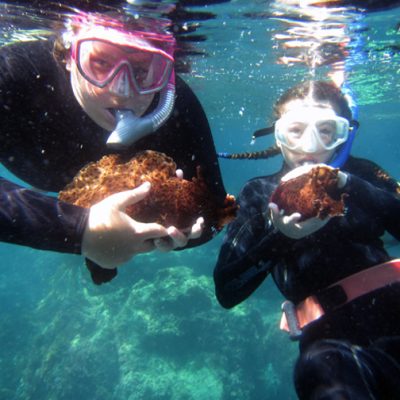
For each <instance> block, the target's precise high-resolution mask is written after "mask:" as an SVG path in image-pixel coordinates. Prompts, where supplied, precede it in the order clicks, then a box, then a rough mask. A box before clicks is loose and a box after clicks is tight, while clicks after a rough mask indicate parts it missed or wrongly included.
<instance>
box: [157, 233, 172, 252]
mask: <svg viewBox="0 0 400 400" xmlns="http://www.w3.org/2000/svg"><path fill="white" fill-rule="evenodd" d="M153 243H154V246H155V248H156V249H157V250H159V251H162V252H163V253H166V252H168V251H171V250H173V249H174V242H173V240H172V239H171V238H170V237H169V236H167V237H163V238H159V239H154V240H153Z"/></svg>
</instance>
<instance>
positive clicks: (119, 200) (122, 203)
mask: <svg viewBox="0 0 400 400" xmlns="http://www.w3.org/2000/svg"><path fill="white" fill-rule="evenodd" d="M150 187H151V184H150V182H144V183H142V184H141V185H140V186H138V187H137V188H135V189H133V190H126V191H124V192H119V193H115V194H113V195H111V196H110V197H109V198H108V201H109V202H110V204H111V205H112V206H114V207H115V208H117V209H118V210H120V211H125V208H126V207H127V206H129V205H130V204H135V203H138V202H139V201H140V200H143V199H144V198H145V197H146V196H147V195H148V194H149V191H150Z"/></svg>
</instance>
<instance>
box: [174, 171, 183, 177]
mask: <svg viewBox="0 0 400 400" xmlns="http://www.w3.org/2000/svg"><path fill="white" fill-rule="evenodd" d="M175 174H176V177H177V178H179V179H183V171H182V170H181V169H177V170H176V171H175Z"/></svg>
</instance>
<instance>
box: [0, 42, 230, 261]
mask: <svg viewBox="0 0 400 400" xmlns="http://www.w3.org/2000/svg"><path fill="white" fill-rule="evenodd" d="M52 48H53V44H52V41H51V40H49V41H36V42H27V43H18V44H13V45H8V46H4V47H2V48H1V49H0V104H1V106H0V120H1V131H0V161H1V162H2V163H3V165H4V166H5V167H6V168H8V169H9V170H10V171H11V172H13V173H14V174H15V175H16V176H18V177H19V178H20V179H22V180H24V181H25V182H27V184H28V186H29V185H31V186H32V187H34V188H35V189H39V190H41V191H50V192H58V191H59V190H60V189H62V188H63V187H64V186H65V185H66V184H67V183H68V182H70V181H71V180H72V178H73V177H74V175H75V174H76V173H77V172H78V171H79V169H81V168H82V167H83V166H84V165H85V164H87V163H88V162H91V161H97V160H99V159H100V158H101V157H102V156H103V155H105V154H108V153H111V152H113V153H115V151H114V150H113V151H111V150H110V149H108V148H107V147H106V144H105V143H106V140H107V137H108V135H109V132H107V131H105V130H104V129H102V128H100V127H99V126H98V125H96V124H95V123H94V122H93V121H92V120H91V119H90V118H89V117H88V116H87V115H86V114H85V112H84V111H83V110H82V108H81V107H80V105H79V104H78V102H77V101H76V99H75V97H74V94H73V92H72V87H71V84H70V82H69V76H68V74H67V71H66V69H65V67H64V66H63V65H60V64H59V63H57V62H56V61H55V59H54V58H53V55H52ZM156 103H157V101H156V99H155V101H154V104H152V105H151V107H150V109H149V111H151V109H153V108H154V107H155V105H156ZM147 149H151V150H157V151H161V152H164V153H166V154H167V155H169V156H170V157H172V158H173V159H174V160H175V162H176V163H177V166H178V168H181V169H182V170H183V172H184V177H185V178H186V179H190V178H192V177H193V176H195V175H196V167H197V166H198V165H200V166H202V168H203V173H204V176H205V178H206V180H207V182H208V184H209V187H210V188H211V190H212V191H213V192H214V193H215V195H216V196H217V197H218V199H220V200H221V201H222V200H223V198H224V197H225V190H224V187H223V183H222V179H221V174H220V170H219V165H218V161H217V157H216V153H215V148H214V143H213V139H212V135H211V131H210V127H209V124H208V121H207V118H206V116H205V113H204V111H203V108H202V106H201V105H200V103H199V101H198V99H197V98H196V96H195V95H194V93H193V92H192V91H191V89H190V88H189V87H188V86H187V85H186V84H185V83H184V82H183V80H182V79H179V78H178V79H177V85H176V102H175V107H174V110H173V113H172V115H171V116H170V118H169V120H168V121H167V122H166V123H165V124H164V125H163V126H162V127H161V128H160V129H158V131H157V132H156V133H154V134H152V135H150V136H148V137H146V138H143V139H141V140H140V141H138V142H137V143H136V144H134V145H133V146H131V147H130V148H129V149H128V150H126V151H125V153H126V154H127V155H128V156H129V155H132V156H133V155H134V154H136V153H137V152H139V151H141V150H147ZM0 189H1V191H0V193H1V194H0V240H2V241H6V242H11V243H17V244H22V245H25V246H31V247H34V248H38V249H47V250H55V251H59V252H69V253H80V252H81V240H82V234H83V229H84V227H85V224H86V219H87V216H88V210H87V209H84V208H80V207H75V206H72V205H69V204H65V203H62V202H58V201H57V200H56V199H55V198H54V197H51V196H48V195H46V194H43V193H40V192H38V191H32V190H27V189H25V188H22V187H20V186H18V185H15V184H13V183H11V182H9V181H7V180H5V179H0ZM211 237H212V232H211V229H209V230H207V231H206V232H204V234H203V235H202V237H201V238H200V239H197V240H193V241H190V242H189V247H190V246H194V245H197V244H201V243H204V242H206V241H207V240H209V239H210V238H211Z"/></svg>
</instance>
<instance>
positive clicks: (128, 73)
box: [71, 14, 175, 148]
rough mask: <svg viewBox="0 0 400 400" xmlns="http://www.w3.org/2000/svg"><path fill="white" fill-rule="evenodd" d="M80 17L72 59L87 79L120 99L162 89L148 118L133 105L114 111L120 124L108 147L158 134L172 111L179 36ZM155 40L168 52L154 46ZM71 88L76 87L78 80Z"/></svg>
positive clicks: (127, 143) (73, 44)
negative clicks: (129, 107) (176, 49)
mask: <svg viewBox="0 0 400 400" xmlns="http://www.w3.org/2000/svg"><path fill="white" fill-rule="evenodd" d="M78 18H79V20H78ZM77 20H78V23H79V24H80V25H82V29H80V30H79V33H78V34H77V35H76V36H74V37H73V38H72V40H71V44H72V47H71V50H72V62H74V63H75V65H76V68H77V70H78V71H79V73H80V74H81V76H82V77H83V78H85V80H86V81H87V82H89V83H90V84H92V85H94V86H96V87H99V88H105V87H107V89H108V90H109V91H110V92H111V93H113V94H114V95H117V96H119V97H130V96H132V94H133V93H134V94H135V95H137V94H138V95H146V94H152V93H159V100H158V104H157V106H156V108H155V109H154V110H153V111H152V112H151V113H149V114H147V115H145V116H138V115H136V114H135V112H134V111H133V110H131V109H116V110H115V117H116V120H117V124H116V126H115V129H114V131H112V132H111V134H110V136H109V137H108V139H107V145H108V146H109V147H115V148H123V147H128V146H130V145H132V144H133V143H135V142H137V141H138V140H139V139H141V138H143V137H145V136H147V135H149V134H151V133H153V132H155V131H156V130H157V129H158V128H159V127H160V126H161V125H162V124H164V123H165V121H166V120H167V119H168V117H169V116H170V114H171V112H172V110H173V106H174V100H175V74H174V57H173V53H174V50H175V39H174V38H173V36H172V35H170V34H159V33H150V32H142V31H130V32H124V31H123V30H122V29H123V27H121V26H120V24H118V23H115V24H110V23H107V24H106V23H105V20H100V22H99V21H97V19H96V17H91V16H88V15H86V14H83V16H82V15H81V16H79V17H77ZM75 22H76V21H75ZM96 22H97V23H96ZM107 22H108V21H107ZM86 26H87V27H86ZM157 42H159V43H160V44H162V47H163V48H165V49H166V50H161V49H160V48H158V47H156V46H154V45H153V44H152V43H157ZM72 86H73V89H74V92H75V91H78V89H77V88H76V82H75V81H72Z"/></svg>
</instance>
